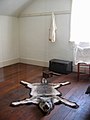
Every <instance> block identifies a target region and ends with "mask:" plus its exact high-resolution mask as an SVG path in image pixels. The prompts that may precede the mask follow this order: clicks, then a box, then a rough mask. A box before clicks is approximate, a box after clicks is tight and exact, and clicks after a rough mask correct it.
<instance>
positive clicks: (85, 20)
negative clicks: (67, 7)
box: [70, 0, 90, 44]
mask: <svg viewBox="0 0 90 120" xmlns="http://www.w3.org/2000/svg"><path fill="white" fill-rule="evenodd" d="M70 41H73V42H75V43H76V44H79V43H80V42H83V43H84V42H86V43H89V42H90V0H72V13H71V33H70Z"/></svg>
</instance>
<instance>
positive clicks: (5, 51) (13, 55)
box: [0, 16, 19, 66]
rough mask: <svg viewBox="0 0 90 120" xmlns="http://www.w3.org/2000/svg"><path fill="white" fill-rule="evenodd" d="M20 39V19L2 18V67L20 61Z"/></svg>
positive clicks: (0, 61) (0, 17)
mask: <svg viewBox="0 0 90 120" xmlns="http://www.w3.org/2000/svg"><path fill="white" fill-rule="evenodd" d="M18 38H19V36H18V18H15V17H9V16H0V66H5V65H9V64H12V63H15V62H17V61H18V58H19V41H18V40H19V39H18Z"/></svg>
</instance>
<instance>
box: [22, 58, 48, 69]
mask: <svg viewBox="0 0 90 120" xmlns="http://www.w3.org/2000/svg"><path fill="white" fill-rule="evenodd" d="M20 62H21V63H26V64H32V65H38V66H43V67H48V66H49V63H48V62H45V61H40V60H31V59H25V58H20Z"/></svg>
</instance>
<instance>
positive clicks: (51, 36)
mask: <svg viewBox="0 0 90 120" xmlns="http://www.w3.org/2000/svg"><path fill="white" fill-rule="evenodd" d="M56 29H57V27H56V22H55V15H54V13H53V12H52V16H51V25H50V29H49V41H51V42H55V40H56Z"/></svg>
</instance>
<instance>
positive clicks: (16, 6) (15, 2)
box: [0, 0, 34, 16]
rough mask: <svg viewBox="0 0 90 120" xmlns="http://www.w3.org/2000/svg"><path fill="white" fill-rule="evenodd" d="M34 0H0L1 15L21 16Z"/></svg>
mask: <svg viewBox="0 0 90 120" xmlns="http://www.w3.org/2000/svg"><path fill="white" fill-rule="evenodd" d="M32 1H34V0H0V15H10V16H19V14H20V13H21V12H22V11H23V10H24V9H25V8H26V7H27V6H28V5H30V4H31V3H32Z"/></svg>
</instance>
